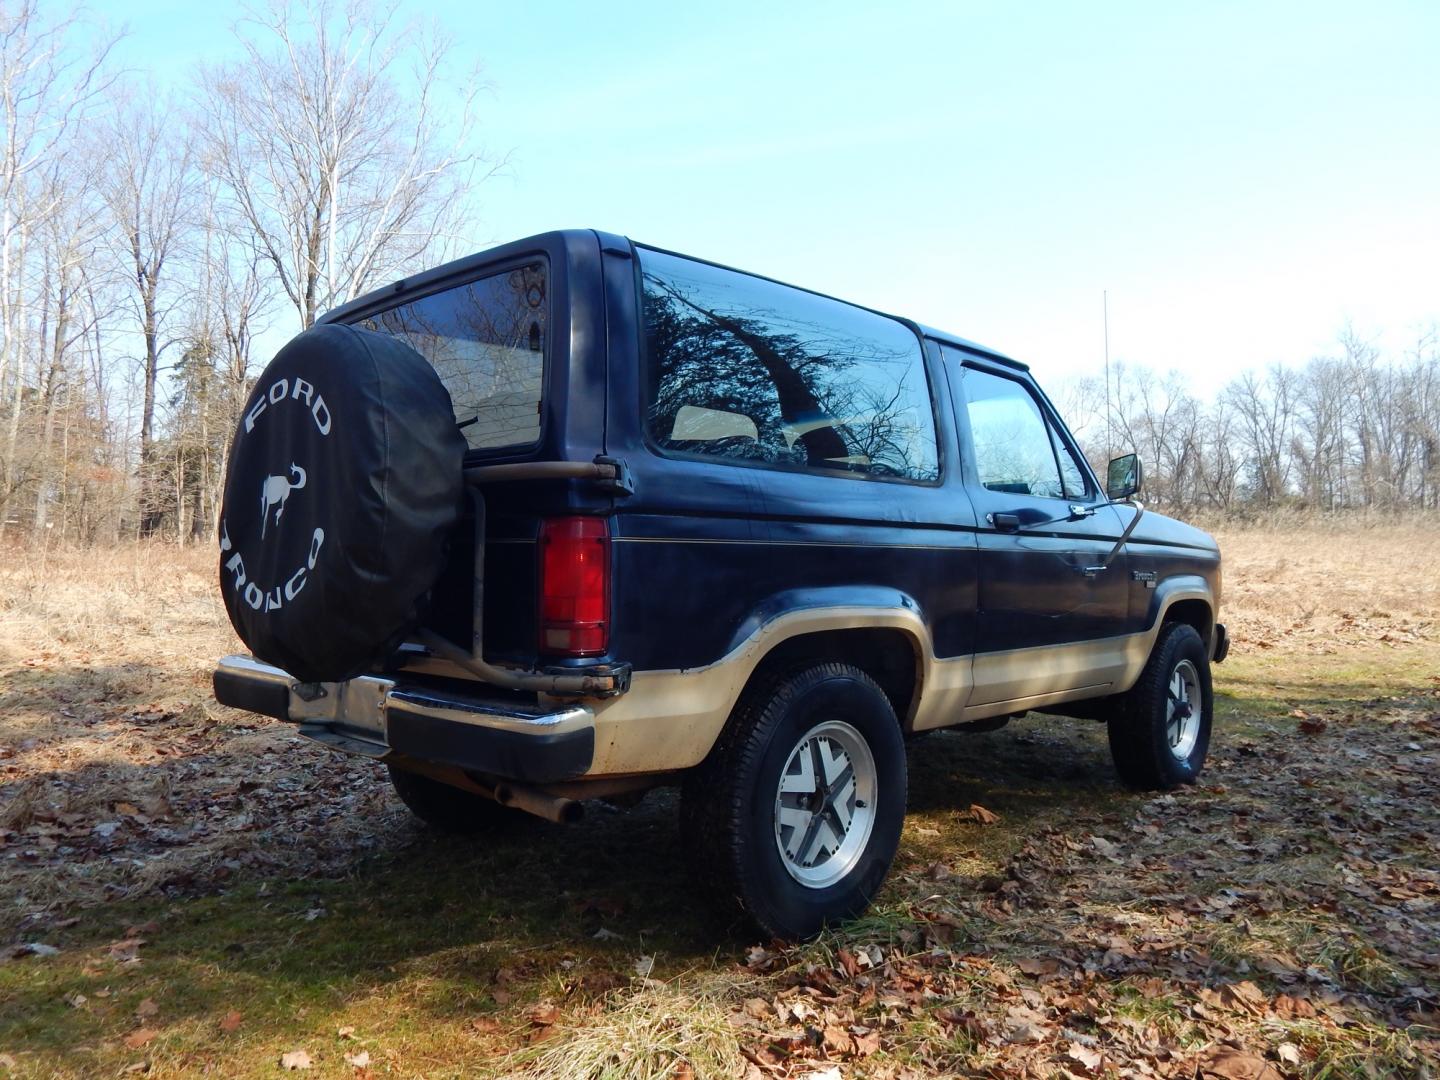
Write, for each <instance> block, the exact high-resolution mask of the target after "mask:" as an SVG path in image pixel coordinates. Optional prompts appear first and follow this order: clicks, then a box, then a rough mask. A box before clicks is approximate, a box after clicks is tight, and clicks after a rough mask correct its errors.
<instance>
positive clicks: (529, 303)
mask: <svg viewBox="0 0 1440 1080" xmlns="http://www.w3.org/2000/svg"><path fill="white" fill-rule="evenodd" d="M547 285H548V283H547V281H546V274H545V266H544V264H543V263H531V264H528V265H526V266H520V267H516V268H514V269H511V270H505V271H502V272H500V273H498V274H491V275H489V276H487V277H483V278H480V279H478V280H476V281H471V282H468V283H467V284H465V285H459V286H456V287H455V288H453V289H447V290H445V291H444V292H438V293H432V294H431V295H430V296H424V297H421V298H420V299H419V300H415V301H413V302H411V303H409V304H402V305H400V306H399V307H394V308H391V309H390V310H388V311H383V312H381V313H380V314H378V315H374V316H371V317H370V318H368V319H366V320H364V321H363V322H362V323H361V325H362V326H364V327H366V328H368V329H371V330H379V331H382V332H384V333H388V334H394V335H395V336H396V337H398V338H402V339H403V340H404V341H406V342H407V343H408V344H409V345H410V347H411V348H413V349H415V351H416V352H418V353H420V354H421V355H422V356H424V357H425V359H427V360H429V361H430V363H431V364H432V365H434V368H435V371H436V373H437V374H438V375H439V376H440V380H441V381H442V382H443V383H444V384H445V388H446V389H447V390H449V391H450V400H451V401H452V402H453V404H454V406H455V423H456V424H457V425H459V427H460V431H461V433H462V434H463V435H464V436H465V441H466V442H467V443H468V444H469V446H470V449H472V450H485V449H492V448H495V447H503V446H528V445H530V444H532V443H535V442H538V441H539V439H540V398H541V392H542V387H543V386H544V381H545V350H546V348H547V342H546V334H547V332H548V325H549V324H548V320H547V318H546V316H547V313H548V311H549V295H548V294H549V289H548V288H547Z"/></svg>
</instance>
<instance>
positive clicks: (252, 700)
mask: <svg viewBox="0 0 1440 1080" xmlns="http://www.w3.org/2000/svg"><path fill="white" fill-rule="evenodd" d="M214 684H215V700H216V701H218V702H220V704H222V705H230V706H233V707H234V708H237V709H246V710H248V711H250V712H256V713H261V714H262V715H265V716H273V717H275V718H276V719H278V720H285V721H288V722H290V723H293V724H298V725H299V730H300V734H302V735H304V736H306V737H307V738H310V739H313V740H314V741H316V742H319V743H322V744H324V745H326V746H330V747H333V748H335V749H339V750H346V751H348V752H350V753H356V754H363V755H365V756H367V757H373V758H376V759H377V760H383V759H385V758H386V757H388V756H389V755H390V754H391V753H392V752H393V753H395V754H402V755H404V756H405V757H408V758H414V759H416V760H418V761H424V762H430V763H432V764H435V765H450V766H454V767H455V768H459V769H464V770H466V771H467V772H476V773H484V774H486V775H488V776H495V777H502V778H504V779H508V780H520V781H525V782H527V783H532V784H544V783H555V782H557V781H561V780H571V779H574V778H575V777H578V776H583V775H584V774H585V773H586V772H588V771H589V769H590V766H591V763H592V762H593V761H594V757H595V718H594V716H593V714H592V713H591V712H590V710H589V709H587V708H585V707H584V706H583V705H564V706H561V707H559V708H554V709H550V710H545V709H535V710H527V709H525V708H524V707H521V706H516V705H513V704H511V703H508V702H506V703H500V702H493V701H486V700H484V699H483V698H472V697H468V696H464V695H460V694H450V693H445V692H437V691H434V690H430V689H428V688H427V689H421V688H416V687H405V686H402V685H397V684H396V682H395V681H394V680H393V679H384V678H379V677H376V676H372V675H366V676H361V677H360V678H356V679H350V680H348V681H346V682H342V683H303V684H302V683H300V682H299V681H298V680H296V679H294V678H292V677H291V676H290V675H289V674H287V673H286V672H284V671H282V670H280V669H279V668H277V667H271V666H270V665H269V664H263V663H261V662H260V661H258V660H255V659H253V658H252V657H249V656H227V657H225V659H223V660H221V661H220V665H219V667H217V668H216V669H215V676H214Z"/></svg>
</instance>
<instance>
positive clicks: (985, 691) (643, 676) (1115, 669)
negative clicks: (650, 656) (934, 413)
mask: <svg viewBox="0 0 1440 1080" xmlns="http://www.w3.org/2000/svg"><path fill="white" fill-rule="evenodd" d="M1188 595H1189V594H1177V595H1176V596H1175V597H1173V598H1172V600H1178V599H1183V598H1185V597H1186V596H1188ZM1162 622H1163V614H1162V616H1161V618H1159V619H1157V620H1156V622H1155V624H1154V625H1153V626H1152V627H1151V628H1150V629H1148V630H1146V631H1143V632H1141V633H1137V634H1125V635H1121V636H1118V637H1111V638H1102V639H1099V640H1096V641H1082V642H1076V643H1073V644H1068V645H1047V646H1043V647H1040V648H1034V649H1015V650H1011V651H1008V652H1001V653H981V654H979V655H976V656H973V657H972V656H962V657H955V658H953V659H943V660H940V659H936V658H935V655H934V652H933V650H932V648H931V642H930V634H929V631H928V630H927V629H926V627H925V624H924V622H923V621H922V620H921V619H920V617H919V615H917V614H916V613H915V612H913V611H910V610H907V609H902V608H872V607H859V606H857V607H835V608H824V609H816V610H809V611H797V612H792V613H790V614H787V615H782V616H781V617H780V618H778V619H775V620H774V621H772V622H770V623H767V624H766V625H765V626H763V627H761V628H760V629H759V630H757V631H756V632H755V633H754V634H753V635H752V636H751V637H749V638H748V639H746V640H745V642H744V643H742V644H741V645H740V646H738V647H737V648H736V649H734V650H733V651H731V652H730V653H729V654H728V655H726V656H725V657H723V658H722V659H720V660H719V661H717V662H715V663H714V664H709V665H706V666H705V667H701V668H690V669H687V670H676V671H637V672H636V673H635V675H634V677H633V679H632V682H631V686H630V691H629V692H628V693H626V694H624V695H622V696H621V697H617V698H612V699H610V700H607V701H598V702H594V703H591V704H590V705H589V706H588V707H589V709H590V710H591V711H592V712H593V714H594V717H595V758H594V762H593V764H592V765H591V768H590V771H589V773H588V774H587V775H588V776H596V777H598V776H611V775H615V774H633V773H649V772H670V771H674V770H677V769H685V768H689V767H690V766H692V765H698V764H699V763H700V762H701V761H702V760H704V758H705V755H706V754H708V753H709V752H710V748H711V747H712V746H713V745H714V744H715V740H716V739H717V738H718V737H719V735H720V732H721V730H722V729H723V728H724V727H725V722H726V720H728V719H729V717H730V713H731V711H732V710H733V709H734V707H735V703H736V701H737V700H739V697H740V694H741V691H743V690H744V688H745V684H746V683H747V682H748V681H749V679H750V676H751V675H752V674H753V673H754V671H755V669H756V667H758V666H759V664H760V662H761V661H762V660H763V659H764V658H765V656H766V655H767V654H768V653H769V652H770V651H771V650H772V649H773V648H775V646H777V645H779V644H780V643H781V642H783V641H786V640H788V639H790V638H793V637H798V636H800V635H803V634H813V633H820V632H822V631H827V630H848V629H875V628H881V629H885V628H889V629H895V630H899V631H901V632H903V633H904V634H905V635H906V636H907V637H908V638H909V639H910V641H911V644H912V646H913V647H914V649H915V655H916V662H917V668H918V670H917V677H918V679H919V687H918V689H917V693H916V694H915V696H914V701H915V704H914V705H913V706H912V709H911V715H910V716H908V717H901V718H900V719H901V722H902V723H903V724H904V726H905V728H906V730H909V731H927V730H932V729H935V728H943V727H948V726H950V725H952V724H959V723H964V722H966V721H969V720H980V719H984V718H987V717H991V716H1000V715H1003V714H1005V713H1011V712H1023V711H1025V710H1027V709H1038V708H1043V707H1045V706H1049V705H1059V704H1063V703H1064V702H1067V701H1080V700H1083V699H1085V698H1092V697H1099V696H1102V695H1104V694H1112V693H1120V692H1122V691H1124V690H1128V689H1129V688H1130V687H1131V686H1133V685H1134V683H1135V680H1136V679H1138V678H1139V677H1140V672H1141V670H1142V669H1143V668H1144V666H1145V661H1146V660H1147V659H1148V658H1149V656H1150V651H1151V649H1152V648H1153V647H1154V644H1155V639H1156V637H1157V636H1158V635H1159V633H1160V626H1161V624H1162Z"/></svg>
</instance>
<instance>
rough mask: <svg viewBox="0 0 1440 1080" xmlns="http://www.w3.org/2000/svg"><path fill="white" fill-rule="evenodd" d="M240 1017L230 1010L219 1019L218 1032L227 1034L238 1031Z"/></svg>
mask: <svg viewBox="0 0 1440 1080" xmlns="http://www.w3.org/2000/svg"><path fill="white" fill-rule="evenodd" d="M240 1020H241V1016H240V1014H239V1013H238V1012H236V1011H235V1010H234V1009H231V1010H230V1011H229V1012H227V1013H226V1014H225V1015H224V1016H222V1017H221V1018H220V1030H221V1031H223V1032H225V1033H226V1034H229V1033H230V1032H232V1031H239V1030H240Z"/></svg>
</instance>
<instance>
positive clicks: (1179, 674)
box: [1165, 660, 1200, 761]
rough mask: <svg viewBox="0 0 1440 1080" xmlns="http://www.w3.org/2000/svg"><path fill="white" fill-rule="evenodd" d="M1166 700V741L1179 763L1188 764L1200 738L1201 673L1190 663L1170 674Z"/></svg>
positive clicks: (1182, 665)
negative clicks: (1186, 762) (1187, 761)
mask: <svg viewBox="0 0 1440 1080" xmlns="http://www.w3.org/2000/svg"><path fill="white" fill-rule="evenodd" d="M1166 697H1167V702H1166V716H1165V736H1166V740H1167V741H1168V742H1169V743H1170V753H1172V754H1173V755H1175V759H1176V760H1177V761H1185V760H1186V759H1188V758H1189V757H1190V754H1191V753H1192V752H1193V751H1194V750H1195V742H1196V740H1197V739H1199V738H1200V673H1199V672H1198V671H1196V670H1195V665H1194V664H1192V663H1191V662H1190V661H1189V660H1181V661H1180V662H1179V663H1178V664H1176V665H1175V670H1174V671H1172V672H1171V673H1170V686H1169V687H1168V689H1167V693H1166Z"/></svg>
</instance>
